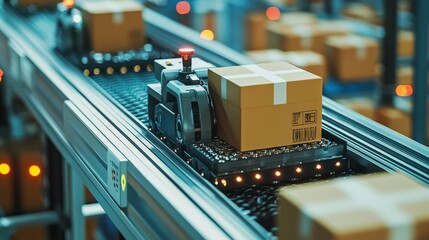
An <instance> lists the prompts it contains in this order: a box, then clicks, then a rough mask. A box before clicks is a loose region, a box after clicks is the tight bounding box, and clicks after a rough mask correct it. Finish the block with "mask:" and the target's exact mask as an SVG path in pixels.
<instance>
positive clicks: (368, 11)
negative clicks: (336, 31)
mask: <svg viewBox="0 0 429 240" xmlns="http://www.w3.org/2000/svg"><path fill="white" fill-rule="evenodd" d="M343 14H344V16H347V17H350V18H354V19H359V20H362V21H365V22H367V23H371V24H376V25H381V24H382V18H381V16H380V15H378V14H377V12H376V11H375V9H374V8H372V7H371V6H369V5H366V4H363V3H352V4H348V6H347V7H346V8H344V10H343Z"/></svg>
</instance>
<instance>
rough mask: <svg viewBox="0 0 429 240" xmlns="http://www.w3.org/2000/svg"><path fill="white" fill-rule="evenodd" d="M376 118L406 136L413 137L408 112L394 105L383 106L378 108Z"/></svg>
mask: <svg viewBox="0 0 429 240" xmlns="http://www.w3.org/2000/svg"><path fill="white" fill-rule="evenodd" d="M376 120H377V122H379V123H381V124H383V125H384V126H386V127H388V128H391V129H392V130H394V131H397V132H399V133H400V134H402V135H404V136H406V137H411V118H410V115H409V114H408V113H406V112H403V111H401V110H399V109H395V108H393V107H381V108H379V109H378V110H377V115H376Z"/></svg>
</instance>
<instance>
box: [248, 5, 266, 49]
mask: <svg viewBox="0 0 429 240" xmlns="http://www.w3.org/2000/svg"><path fill="white" fill-rule="evenodd" d="M266 22H267V18H266V17H265V15H264V14H263V13H250V14H249V15H248V16H247V18H246V26H247V28H246V35H247V37H246V49H247V50H260V49H265V48H266V47H267V33H266V31H265V24H266Z"/></svg>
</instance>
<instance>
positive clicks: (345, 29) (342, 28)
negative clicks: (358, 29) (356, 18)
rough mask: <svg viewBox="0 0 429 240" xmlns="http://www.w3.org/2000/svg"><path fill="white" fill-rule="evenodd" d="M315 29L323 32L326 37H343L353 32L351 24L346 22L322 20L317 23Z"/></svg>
mask: <svg viewBox="0 0 429 240" xmlns="http://www.w3.org/2000/svg"><path fill="white" fill-rule="evenodd" d="M315 27H316V28H317V29H318V30H319V31H321V32H323V33H324V34H325V35H326V37H329V36H343V35H346V34H350V33H352V31H353V28H354V25H353V22H350V21H347V20H323V21H320V22H318V23H317V25H315Z"/></svg>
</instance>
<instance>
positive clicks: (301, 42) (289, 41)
mask: <svg viewBox="0 0 429 240" xmlns="http://www.w3.org/2000/svg"><path fill="white" fill-rule="evenodd" d="M267 31H268V38H269V40H268V46H269V47H270V48H278V49H280V50H283V51H297V50H312V51H315V52H317V53H321V54H323V53H324V42H325V38H326V35H325V33H324V32H322V31H320V30H319V29H318V28H316V27H313V26H297V27H285V26H284V25H282V24H279V23H269V24H267Z"/></svg>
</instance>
